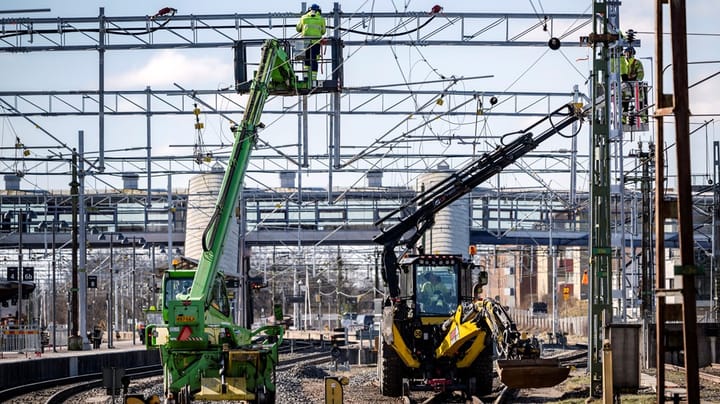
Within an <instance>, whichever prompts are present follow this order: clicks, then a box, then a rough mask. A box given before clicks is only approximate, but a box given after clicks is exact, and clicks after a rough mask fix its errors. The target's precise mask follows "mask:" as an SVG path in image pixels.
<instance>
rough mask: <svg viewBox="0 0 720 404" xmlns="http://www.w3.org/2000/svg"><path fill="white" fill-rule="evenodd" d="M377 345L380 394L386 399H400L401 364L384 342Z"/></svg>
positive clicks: (393, 351) (396, 355)
mask: <svg viewBox="0 0 720 404" xmlns="http://www.w3.org/2000/svg"><path fill="white" fill-rule="evenodd" d="M381 339H382V338H381ZM379 345H380V346H379V348H380V352H378V373H379V376H380V393H382V395H384V396H386V397H400V396H402V393H403V392H402V382H403V380H402V379H403V377H402V369H403V364H402V362H401V360H400V357H399V356H398V354H397V353H396V352H395V350H394V349H392V348H391V347H390V346H389V345H388V344H386V343H385V341H382V340H381V341H380V344H379Z"/></svg>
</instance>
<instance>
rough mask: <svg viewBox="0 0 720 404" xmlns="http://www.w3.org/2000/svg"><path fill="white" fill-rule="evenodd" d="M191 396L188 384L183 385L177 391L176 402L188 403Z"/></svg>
mask: <svg viewBox="0 0 720 404" xmlns="http://www.w3.org/2000/svg"><path fill="white" fill-rule="evenodd" d="M190 403H192V398H191V394H190V386H188V385H185V387H183V388H182V389H180V391H178V397H177V404H190Z"/></svg>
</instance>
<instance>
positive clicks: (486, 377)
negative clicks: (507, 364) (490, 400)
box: [467, 345, 493, 397]
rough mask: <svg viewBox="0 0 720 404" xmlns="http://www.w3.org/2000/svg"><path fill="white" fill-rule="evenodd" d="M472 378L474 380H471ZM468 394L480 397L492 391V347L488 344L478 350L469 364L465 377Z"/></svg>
mask: <svg viewBox="0 0 720 404" xmlns="http://www.w3.org/2000/svg"><path fill="white" fill-rule="evenodd" d="M471 379H474V380H471ZM467 384H468V394H469V395H471V396H476V397H482V396H486V395H488V394H490V393H492V388H493V348H492V345H488V346H486V347H485V349H483V351H482V352H480V355H478V357H477V358H476V359H475V362H473V364H472V366H470V373H469V374H468V379H467Z"/></svg>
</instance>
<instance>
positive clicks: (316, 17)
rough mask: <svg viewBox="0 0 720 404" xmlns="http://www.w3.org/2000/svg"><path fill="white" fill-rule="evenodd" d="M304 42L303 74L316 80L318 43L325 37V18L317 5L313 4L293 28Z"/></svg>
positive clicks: (318, 54) (318, 53)
mask: <svg viewBox="0 0 720 404" xmlns="http://www.w3.org/2000/svg"><path fill="white" fill-rule="evenodd" d="M295 29H296V30H297V32H300V33H301V34H302V36H303V38H306V40H305V72H306V74H307V77H308V79H309V80H312V81H315V80H317V72H318V58H319V56H320V41H321V39H322V36H323V35H325V18H324V17H323V16H322V10H321V9H320V6H319V5H317V4H313V5H311V6H310V8H309V9H308V12H307V13H305V15H303V16H302V17H301V18H300V21H298V23H297V25H296V26H295Z"/></svg>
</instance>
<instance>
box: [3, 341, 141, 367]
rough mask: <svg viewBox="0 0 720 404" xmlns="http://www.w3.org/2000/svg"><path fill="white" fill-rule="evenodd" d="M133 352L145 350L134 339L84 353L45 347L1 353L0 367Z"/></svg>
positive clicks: (65, 347) (87, 350)
mask: <svg viewBox="0 0 720 404" xmlns="http://www.w3.org/2000/svg"><path fill="white" fill-rule="evenodd" d="M131 350H143V351H144V350H145V346H144V345H142V344H141V343H140V340H139V339H136V340H135V344H133V341H132V339H119V340H114V341H113V348H108V344H107V342H106V341H105V342H103V343H102V344H100V348H97V349H92V348H89V349H85V350H82V351H70V350H68V349H67V346H58V347H57V348H56V349H55V350H53V347H52V346H50V347H45V348H44V349H43V350H42V351H40V352H29V351H25V352H8V351H5V352H0V367H1V366H2V364H4V363H10V362H22V361H27V360H34V359H43V358H56V357H65V356H84V355H97V354H99V353H102V352H123V351H131Z"/></svg>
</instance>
